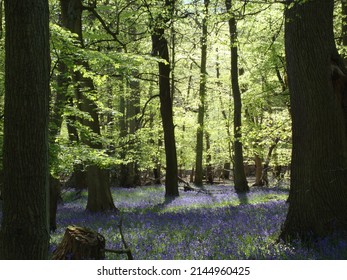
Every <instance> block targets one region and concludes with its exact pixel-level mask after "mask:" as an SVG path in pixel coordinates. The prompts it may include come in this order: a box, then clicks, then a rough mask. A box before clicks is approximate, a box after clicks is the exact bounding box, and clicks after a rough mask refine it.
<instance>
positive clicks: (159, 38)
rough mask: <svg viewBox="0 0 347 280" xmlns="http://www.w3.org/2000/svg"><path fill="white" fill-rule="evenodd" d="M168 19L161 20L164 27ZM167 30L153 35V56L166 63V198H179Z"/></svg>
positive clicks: (162, 79) (162, 68) (162, 83)
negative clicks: (165, 33)
mask: <svg viewBox="0 0 347 280" xmlns="http://www.w3.org/2000/svg"><path fill="white" fill-rule="evenodd" d="M171 5H172V2H171V1H170V0H166V1H165V6H167V7H170V6H171ZM167 20H168V19H163V18H161V20H160V21H162V22H161V24H160V25H162V24H163V23H164V21H167ZM164 32H165V30H164V29H163V28H161V27H158V26H156V27H155V28H154V30H153V34H152V47H153V55H157V56H159V57H160V58H161V59H163V60H164V61H165V62H162V61H160V62H158V64H159V98H160V114H161V119H162V122H163V130H164V145H165V156H166V176H165V196H167V197H170V196H178V195H179V192H178V179H177V175H178V165H177V152H176V141H175V127H174V122H173V110H172V98H171V92H170V69H171V68H170V62H169V61H170V58H169V49H168V42H167V40H166V38H165V36H164Z"/></svg>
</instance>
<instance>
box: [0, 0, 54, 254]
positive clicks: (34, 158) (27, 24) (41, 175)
mask: <svg viewBox="0 0 347 280" xmlns="http://www.w3.org/2000/svg"><path fill="white" fill-rule="evenodd" d="M5 20H6V35H5V36H6V37H5V41H6V57H5V114H4V115H5V120H4V155H3V168H4V188H3V194H2V195H3V218H2V225H1V231H0V258H2V259H47V258H48V245H49V231H48V210H47V209H48V203H47V198H48V185H49V183H48V175H49V168H48V113H49V93H50V87H49V79H50V53H49V50H50V47H49V8H48V1H46V0H33V1H30V0H24V1H23V0H11V1H5Z"/></svg>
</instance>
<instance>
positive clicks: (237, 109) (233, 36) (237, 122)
mask: <svg viewBox="0 0 347 280" xmlns="http://www.w3.org/2000/svg"><path fill="white" fill-rule="evenodd" d="M225 3H226V8H227V11H229V12H231V9H232V0H226V1H225ZM229 32H230V46H231V84H232V92H233V98H234V184H235V190H236V192H248V191H249V187H248V182H247V179H246V174H245V170H244V166H243V147H242V142H241V137H242V134H241V123H242V122H241V114H242V103H241V91H240V87H239V73H238V71H239V70H238V47H237V26H236V19H235V16H233V15H232V16H231V18H230V19H229Z"/></svg>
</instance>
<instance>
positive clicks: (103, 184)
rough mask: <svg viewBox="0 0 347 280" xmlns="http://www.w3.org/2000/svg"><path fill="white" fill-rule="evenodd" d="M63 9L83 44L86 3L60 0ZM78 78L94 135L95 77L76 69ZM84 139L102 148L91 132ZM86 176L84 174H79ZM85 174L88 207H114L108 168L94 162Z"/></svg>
mask: <svg viewBox="0 0 347 280" xmlns="http://www.w3.org/2000/svg"><path fill="white" fill-rule="evenodd" d="M60 3H61V13H62V23H63V26H64V27H66V28H67V29H68V30H70V31H71V32H72V33H75V34H77V35H78V39H79V41H80V44H81V47H83V46H84V44H83V38H82V11H83V6H82V2H81V0H61V2H60ZM76 63H77V64H80V65H83V67H85V68H86V69H88V68H89V65H88V62H83V61H77V62H76ZM74 78H75V82H76V84H77V85H76V88H75V91H76V98H77V100H78V101H79V103H80V110H81V111H83V112H86V113H88V114H89V115H90V117H91V120H89V119H88V120H86V119H82V120H81V123H82V124H83V125H85V126H86V127H88V128H89V129H90V130H91V131H92V132H93V133H94V134H95V135H98V136H99V135H100V134H101V132H100V123H99V115H98V112H97V106H96V104H95V103H94V102H93V101H92V100H90V98H88V96H87V95H88V93H93V91H95V88H94V83H93V80H92V79H91V78H89V77H83V75H82V73H81V72H79V71H77V72H75V75H74ZM81 141H82V142H83V143H85V144H87V145H89V146H90V147H91V148H94V149H101V148H102V145H101V143H98V141H97V140H96V139H90V136H87V135H84V134H83V133H82V134H81ZM79 175H80V176H83V173H82V174H79ZM84 175H85V176H86V177H85V178H86V181H85V182H86V185H87V188H88V203H87V210H90V211H93V212H99V211H105V210H113V209H115V206H114V203H113V199H112V195H111V191H110V186H109V176H108V172H107V171H106V170H102V169H101V168H100V167H99V166H96V165H95V164H93V163H92V164H91V165H90V166H89V167H87V168H86V172H85V174H84Z"/></svg>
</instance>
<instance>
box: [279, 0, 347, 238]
mask: <svg viewBox="0 0 347 280" xmlns="http://www.w3.org/2000/svg"><path fill="white" fill-rule="evenodd" d="M333 2H334V1H333V0H317V1H307V2H305V3H300V4H294V5H293V6H291V7H288V8H287V10H286V13H285V16H286V21H285V22H286V23H285V48H286V60H287V71H288V82H289V91H290V94H291V112H292V131H293V150H292V164H291V189H290V194H289V202H290V204H289V211H288V215H287V218H286V221H285V223H284V226H283V230H282V233H281V235H280V237H281V238H282V239H284V240H291V239H294V238H298V237H299V238H301V239H303V240H309V239H311V238H312V237H317V236H325V235H327V234H329V233H331V232H332V231H334V230H336V229H337V228H343V229H346V228H347V203H346V201H347V185H346V170H347V162H346V153H347V141H346V133H345V127H344V122H345V121H344V117H343V112H342V111H343V110H342V106H341V104H340V101H339V99H340V98H337V96H336V94H334V89H333V84H332V75H331V65H332V63H337V62H338V60H339V57H338V55H337V51H336V48H335V43H334V34H333V6H334V3H333Z"/></svg>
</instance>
